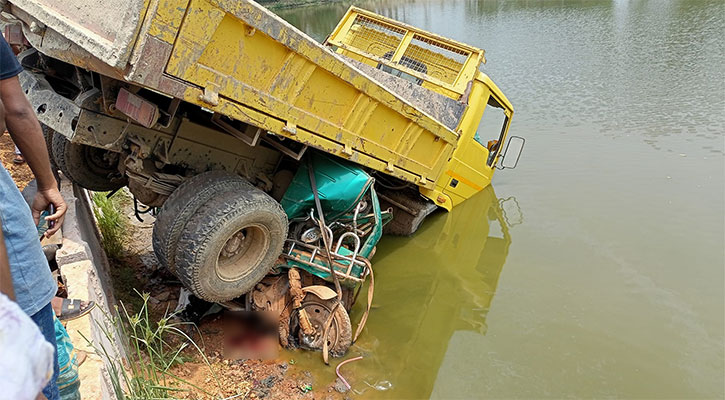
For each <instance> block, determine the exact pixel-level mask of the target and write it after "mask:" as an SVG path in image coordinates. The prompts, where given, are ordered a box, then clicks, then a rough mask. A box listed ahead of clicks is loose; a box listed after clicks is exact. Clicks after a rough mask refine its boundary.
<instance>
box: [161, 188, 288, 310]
mask: <svg viewBox="0 0 725 400" xmlns="http://www.w3.org/2000/svg"><path fill="white" fill-rule="evenodd" d="M254 213H256V214H257V216H260V215H265V216H266V217H269V218H270V219H271V220H272V221H275V222H276V225H277V226H274V227H268V228H271V229H270V233H271V234H270V245H269V250H268V251H267V254H266V255H265V256H264V257H263V259H262V261H261V262H260V263H259V264H258V267H257V268H255V269H254V270H253V271H251V272H250V273H249V274H248V275H247V276H245V277H243V278H241V279H239V280H238V281H236V282H235V283H234V284H232V285H230V286H233V287H221V285H218V287H216V288H215V289H217V290H208V289H206V288H204V285H202V283H201V280H202V279H203V278H204V277H203V276H202V274H203V273H205V271H204V270H202V269H206V270H207V271H208V268H209V267H208V266H205V263H204V261H205V259H209V258H213V259H214V262H216V257H217V256H218V255H217V254H212V253H214V252H213V251H211V249H210V247H212V246H213V244H214V243H215V242H216V241H218V240H219V239H220V238H217V237H215V236H216V235H215V233H217V234H218V233H219V231H220V230H221V229H222V228H220V227H223V226H224V225H226V224H232V223H233V222H234V220H235V219H236V218H239V217H243V216H245V215H251V214H254ZM215 231H216V232H215ZM286 237H287V215H286V214H285V212H284V210H283V209H282V206H281V205H280V204H279V203H278V202H277V201H275V200H274V199H273V198H271V197H270V196H268V195H267V194H266V193H264V192H262V191H261V190H259V189H257V188H254V187H251V186H250V189H249V190H247V191H239V192H236V193H230V192H226V193H222V194H221V195H220V196H217V197H216V198H214V199H212V200H211V201H210V202H209V203H207V204H206V206H205V207H203V208H200V209H199V210H197V212H196V213H195V215H194V216H193V217H191V218H190V219H189V221H188V223H187V224H186V227H185V228H184V230H183V232H182V234H181V237H180V238H179V242H178V246H177V251H176V257H175V263H176V275H177V277H178V278H179V280H180V281H181V283H183V284H184V286H185V287H186V288H187V289H189V290H190V291H191V292H192V293H193V294H194V295H196V296H197V297H199V298H201V299H203V300H206V301H211V302H219V301H227V300H231V299H233V298H236V297H238V296H240V295H242V294H244V293H246V292H248V291H250V290H251V289H252V288H254V285H256V284H257V283H258V282H259V281H260V280H262V278H264V276H265V275H267V273H268V272H269V270H270V269H271V268H272V267H273V266H274V262H275V261H276V260H277V258H278V257H279V255H280V254H281V252H282V246H283V245H284V240H285V238H286Z"/></svg>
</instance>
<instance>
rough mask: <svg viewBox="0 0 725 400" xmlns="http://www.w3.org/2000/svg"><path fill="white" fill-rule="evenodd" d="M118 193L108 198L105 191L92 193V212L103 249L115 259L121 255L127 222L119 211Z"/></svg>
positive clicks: (119, 200)
mask: <svg viewBox="0 0 725 400" xmlns="http://www.w3.org/2000/svg"><path fill="white" fill-rule="evenodd" d="M119 193H120V192H117V193H115V194H114V195H113V196H111V197H110V198H109V197H108V193H107V192H97V193H93V214H95V216H96V220H97V221H98V229H99V230H100V231H101V237H102V239H103V240H102V245H103V250H105V251H106V255H107V256H108V257H109V258H111V259H115V260H117V259H119V258H120V257H121V253H122V251H123V239H124V236H125V234H126V230H127V224H128V222H127V221H126V219H125V217H124V215H123V213H122V212H121V210H122V209H123V208H122V206H121V202H122V201H123V196H122V195H120V194H119Z"/></svg>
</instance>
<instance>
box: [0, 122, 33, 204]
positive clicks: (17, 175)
mask: <svg viewBox="0 0 725 400" xmlns="http://www.w3.org/2000/svg"><path fill="white" fill-rule="evenodd" d="M14 158H15V144H14V143H13V140H12V139H11V138H10V135H9V134H7V133H5V134H3V135H2V136H0V161H2V163H3V166H4V167H5V169H7V170H8V172H10V176H12V177H13V179H14V180H15V184H16V185H18V189H20V190H23V188H25V185H27V184H28V182H30V181H31V180H33V172H32V171H30V168H29V167H28V164H25V163H22V164H14V163H13V159H14Z"/></svg>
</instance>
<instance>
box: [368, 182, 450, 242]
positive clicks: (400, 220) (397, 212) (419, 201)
mask: <svg viewBox="0 0 725 400" xmlns="http://www.w3.org/2000/svg"><path fill="white" fill-rule="evenodd" d="M378 194H379V195H380V208H381V209H386V208H388V207H390V208H392V209H393V220H392V221H390V222H388V223H387V224H386V225H385V226H384V227H383V233H384V234H386V235H394V236H410V235H412V234H413V233H415V231H417V230H418V228H419V227H420V225H421V224H422V223H423V220H425V218H426V217H427V216H428V215H430V214H431V213H432V212H433V211H435V210H436V209H437V208H438V206H436V205H435V204H434V203H433V202H431V201H428V200H426V199H424V198H423V197H422V196H421V195H420V194H418V192H417V191H415V192H413V191H410V190H395V191H393V190H389V191H388V190H385V191H383V190H381V191H380V192H379V193H378ZM390 200H392V201H390ZM398 204H400V205H403V206H404V207H405V209H403V208H401V207H399V206H398Z"/></svg>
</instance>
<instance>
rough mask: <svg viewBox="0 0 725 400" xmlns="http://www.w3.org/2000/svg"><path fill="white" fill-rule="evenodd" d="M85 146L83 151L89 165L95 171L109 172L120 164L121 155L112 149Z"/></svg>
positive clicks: (99, 172) (100, 172)
mask: <svg viewBox="0 0 725 400" xmlns="http://www.w3.org/2000/svg"><path fill="white" fill-rule="evenodd" d="M82 146H83V152H84V156H85V159H86V161H87V162H88V167H89V168H90V169H91V170H92V171H93V172H95V173H98V174H104V173H105V174H107V173H109V172H113V171H115V169H116V165H118V159H119V155H118V153H114V152H112V151H107V150H102V149H98V148H96V147H92V146H85V145H82Z"/></svg>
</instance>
